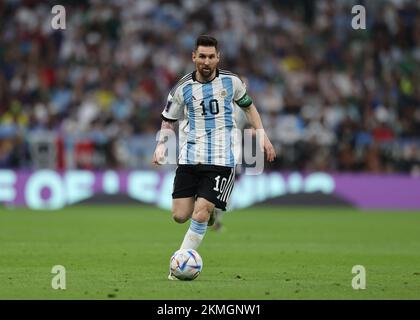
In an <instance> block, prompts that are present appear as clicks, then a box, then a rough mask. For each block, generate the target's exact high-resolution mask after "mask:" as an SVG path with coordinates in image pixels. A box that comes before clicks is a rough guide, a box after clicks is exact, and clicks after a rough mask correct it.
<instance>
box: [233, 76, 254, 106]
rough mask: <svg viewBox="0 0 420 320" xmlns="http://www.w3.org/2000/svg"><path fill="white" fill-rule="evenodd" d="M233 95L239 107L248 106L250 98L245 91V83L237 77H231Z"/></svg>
mask: <svg viewBox="0 0 420 320" xmlns="http://www.w3.org/2000/svg"><path fill="white" fill-rule="evenodd" d="M233 88H234V95H233V99H234V100H235V102H236V104H237V105H238V106H240V107H241V108H246V107H249V106H250V105H251V104H252V100H251V98H250V97H249V96H248V94H247V92H246V86H245V83H244V82H243V81H242V80H241V79H239V78H238V77H233Z"/></svg>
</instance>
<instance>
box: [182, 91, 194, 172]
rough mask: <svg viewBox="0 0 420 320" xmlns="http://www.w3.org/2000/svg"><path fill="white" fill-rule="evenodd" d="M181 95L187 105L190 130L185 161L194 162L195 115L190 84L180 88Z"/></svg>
mask: <svg viewBox="0 0 420 320" xmlns="http://www.w3.org/2000/svg"><path fill="white" fill-rule="evenodd" d="M182 95H183V97H184V102H185V104H186V105H187V110H188V120H189V126H190V130H189V132H188V136H187V163H188V164H190V163H194V158H195V152H194V151H195V116H194V105H193V101H192V84H187V85H186V86H185V87H184V88H183V89H182Z"/></svg>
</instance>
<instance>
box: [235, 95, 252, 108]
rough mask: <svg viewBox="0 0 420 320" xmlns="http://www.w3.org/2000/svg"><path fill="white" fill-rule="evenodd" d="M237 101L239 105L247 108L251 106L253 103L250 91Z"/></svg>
mask: <svg viewBox="0 0 420 320" xmlns="http://www.w3.org/2000/svg"><path fill="white" fill-rule="evenodd" d="M235 102H236V103H237V105H238V106H240V107H241V108H246V107H249V106H250V105H251V104H252V99H251V97H250V96H249V95H248V93H245V94H244V95H243V96H242V98H240V99H239V100H238V101H235Z"/></svg>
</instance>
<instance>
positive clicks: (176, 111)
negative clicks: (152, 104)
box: [162, 90, 184, 121]
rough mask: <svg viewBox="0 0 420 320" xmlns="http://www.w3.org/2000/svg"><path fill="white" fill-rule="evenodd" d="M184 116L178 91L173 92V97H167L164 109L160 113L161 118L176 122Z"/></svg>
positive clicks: (182, 104)
mask: <svg viewBox="0 0 420 320" xmlns="http://www.w3.org/2000/svg"><path fill="white" fill-rule="evenodd" d="M183 114H184V103H183V102H181V101H180V99H179V96H178V90H175V92H174V93H173V96H172V95H171V93H169V95H168V99H167V101H166V106H165V109H164V110H163V112H162V117H163V118H164V119H167V120H172V121H177V120H179V119H180V118H182V116H183Z"/></svg>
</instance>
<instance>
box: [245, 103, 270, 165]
mask: <svg viewBox="0 0 420 320" xmlns="http://www.w3.org/2000/svg"><path fill="white" fill-rule="evenodd" d="M242 110H244V112H245V115H246V118H247V119H248V122H249V123H250V125H251V126H252V127H253V128H254V129H255V130H262V131H261V132H262V133H263V135H262V136H261V138H262V139H263V141H260V145H262V146H263V148H264V151H265V153H266V154H267V160H268V161H269V162H272V161H274V159H275V158H276V151H275V150H274V147H273V145H272V144H271V142H270V139H268V136H267V134H266V132H265V130H264V127H263V124H262V121H261V117H260V114H259V113H258V110H257V108H256V107H255V105H254V104H253V103H252V102H251V104H250V105H249V106H247V107H242ZM257 137H258V136H257Z"/></svg>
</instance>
